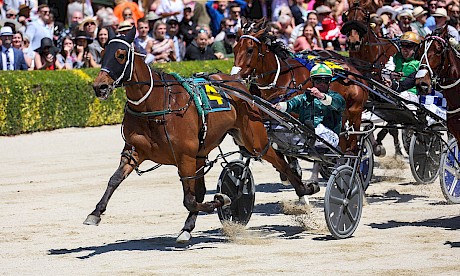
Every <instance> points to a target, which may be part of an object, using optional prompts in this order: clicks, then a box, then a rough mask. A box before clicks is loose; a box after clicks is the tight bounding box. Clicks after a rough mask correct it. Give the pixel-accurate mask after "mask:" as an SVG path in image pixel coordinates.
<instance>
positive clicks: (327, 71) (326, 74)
mask: <svg viewBox="0 0 460 276" xmlns="http://www.w3.org/2000/svg"><path fill="white" fill-rule="evenodd" d="M310 77H311V78H312V79H315V78H332V70H331V68H329V67H328V66H327V65H326V64H322V63H320V64H316V65H315V66H313V68H311V71H310Z"/></svg>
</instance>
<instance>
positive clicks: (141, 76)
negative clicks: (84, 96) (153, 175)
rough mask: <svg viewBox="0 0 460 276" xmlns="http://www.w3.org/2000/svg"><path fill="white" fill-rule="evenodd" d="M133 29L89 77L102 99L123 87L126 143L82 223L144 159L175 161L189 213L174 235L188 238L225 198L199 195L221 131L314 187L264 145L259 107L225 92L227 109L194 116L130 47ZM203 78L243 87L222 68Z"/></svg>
mask: <svg viewBox="0 0 460 276" xmlns="http://www.w3.org/2000/svg"><path fill="white" fill-rule="evenodd" d="M135 34H136V29H135V28H134V27H133V28H132V29H131V30H130V31H129V32H128V33H127V34H126V36H117V37H115V38H113V39H111V40H110V41H109V42H108V44H107V46H106V48H105V51H104V55H103V58H102V61H101V63H102V67H101V70H100V72H99V74H98V75H97V77H96V79H95V80H94V83H93V88H94V91H95V94H96V96H97V97H98V98H100V99H102V100H104V99H107V98H108V97H109V96H110V94H111V92H112V91H113V89H114V88H115V87H118V86H121V85H123V86H125V90H126V96H127V99H128V102H127V105H126V107H125V114H124V118H123V123H122V130H123V137H124V139H125V145H124V148H123V150H122V156H121V160H120V164H119V166H118V169H117V170H116V171H115V173H114V174H113V175H112V177H111V178H110V180H109V182H108V186H107V188H106V191H105V193H104V195H103V196H102V198H101V200H100V201H99V203H98V204H97V205H96V208H95V209H94V211H92V212H91V213H90V214H89V215H88V217H87V218H86V220H85V221H84V224H88V225H98V223H99V222H100V220H101V215H102V213H103V212H104V211H105V210H106V207H107V204H108V201H109V199H110V197H111V196H112V194H113V192H114V191H115V189H117V187H118V186H119V185H120V183H121V182H122V181H123V180H124V179H125V178H126V177H128V175H129V174H130V173H131V172H132V171H133V170H135V169H136V170H137V169H138V166H139V165H140V164H141V163H142V162H143V161H145V160H151V161H153V162H156V163H158V164H166V165H174V166H176V167H177V169H178V174H179V177H180V180H181V182H182V188H183V193H184V197H183V204H184V206H185V207H186V209H187V210H188V211H189V215H188V217H187V219H186V221H185V224H184V227H183V228H182V231H181V233H180V234H179V236H178V237H177V242H180V243H182V242H184V243H185V242H188V241H189V240H190V239H191V234H190V232H191V231H192V230H193V229H194V228H195V222H196V219H197V215H198V212H199V211H204V212H208V213H209V212H212V211H213V210H214V209H215V208H217V207H221V206H224V204H229V198H228V197H227V196H225V195H216V196H215V197H214V200H213V201H210V202H203V201H204V197H205V193H206V187H205V183H204V173H202V171H204V166H205V163H206V160H207V156H208V154H209V152H210V151H211V150H212V149H214V148H216V147H217V146H218V145H219V144H220V143H221V142H222V140H223V139H224V137H225V135H226V134H227V133H230V134H231V135H232V136H233V137H234V139H235V140H236V141H237V142H238V143H239V144H240V145H242V146H244V147H245V149H246V150H248V151H249V152H250V153H252V154H253V155H255V156H258V157H261V158H263V159H265V160H267V161H268V162H270V163H271V164H272V165H273V166H274V167H275V168H276V169H277V170H278V171H281V172H283V173H284V174H285V175H286V176H287V177H288V179H289V181H291V183H292V184H293V186H294V188H295V190H296V193H297V195H298V196H299V197H302V196H304V195H309V194H312V193H313V192H314V189H313V188H312V187H311V186H307V185H304V184H303V183H302V182H301V179H300V176H299V175H297V174H296V172H294V171H292V170H291V169H290V168H289V165H288V164H287V163H286V162H285V161H284V160H283V159H282V158H280V157H279V156H278V155H277V154H276V152H275V151H274V150H273V149H272V148H271V147H270V146H269V143H268V137H267V132H266V130H265V128H264V125H263V122H262V120H261V118H260V111H259V110H258V109H255V108H253V107H252V106H251V104H250V103H248V102H245V101H243V100H241V99H239V98H236V97H233V96H232V97H229V101H230V103H231V109H230V110H229V111H222V112H217V113H216V112H210V113H208V114H207V116H204V115H202V116H200V115H199V110H200V108H199V106H200V105H199V104H197V101H195V100H194V95H193V94H191V93H190V91H188V90H187V89H186V87H185V84H184V82H182V81H181V80H180V79H178V76H177V75H173V74H166V73H163V72H158V71H155V70H151V69H150V67H149V66H148V65H146V64H145V63H144V60H143V58H142V57H141V56H142V55H140V54H138V53H136V52H135V51H134V47H133V46H132V45H133V44H132V42H133V40H134V37H135ZM210 78H211V79H212V80H216V81H220V82H224V81H225V82H227V83H228V85H229V86H232V87H234V88H235V89H240V90H245V91H247V89H246V87H245V86H244V85H243V84H242V83H241V82H240V81H236V80H235V79H234V78H233V77H231V76H229V75H224V74H214V75H211V76H210ZM198 102H199V101H198ZM205 125H206V126H207V130H206V128H204V126H205ZM204 134H205V135H204Z"/></svg>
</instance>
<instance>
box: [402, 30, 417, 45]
mask: <svg viewBox="0 0 460 276" xmlns="http://www.w3.org/2000/svg"><path fill="white" fill-rule="evenodd" d="M399 41H400V42H401V43H402V42H407V43H415V44H417V45H419V44H420V43H421V42H422V40H421V39H420V36H419V35H418V34H416V33H414V32H411V31H409V32H405V33H404V34H403V35H402V36H401V38H400V39H399Z"/></svg>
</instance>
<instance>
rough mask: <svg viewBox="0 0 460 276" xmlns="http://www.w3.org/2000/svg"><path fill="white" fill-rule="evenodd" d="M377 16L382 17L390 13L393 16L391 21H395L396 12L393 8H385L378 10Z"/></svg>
mask: <svg viewBox="0 0 460 276" xmlns="http://www.w3.org/2000/svg"><path fill="white" fill-rule="evenodd" d="M376 13H377V15H382V14H384V13H389V14H391V20H394V19H395V17H396V11H395V9H393V7H391V6H383V7H381V8H379V9H378V10H377V12H376Z"/></svg>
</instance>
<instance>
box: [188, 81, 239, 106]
mask: <svg viewBox="0 0 460 276" xmlns="http://www.w3.org/2000/svg"><path fill="white" fill-rule="evenodd" d="M191 80H192V82H193V87H194V90H195V92H198V93H199V95H201V100H202V101H203V103H202V106H203V111H204V113H205V114H206V113H209V112H218V111H227V110H230V109H231V107H230V102H229V100H228V98H227V95H226V94H225V92H224V90H223V89H220V88H218V87H215V86H212V85H210V84H209V82H208V81H207V80H206V79H204V78H192V79H191ZM204 95H206V97H204Z"/></svg>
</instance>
